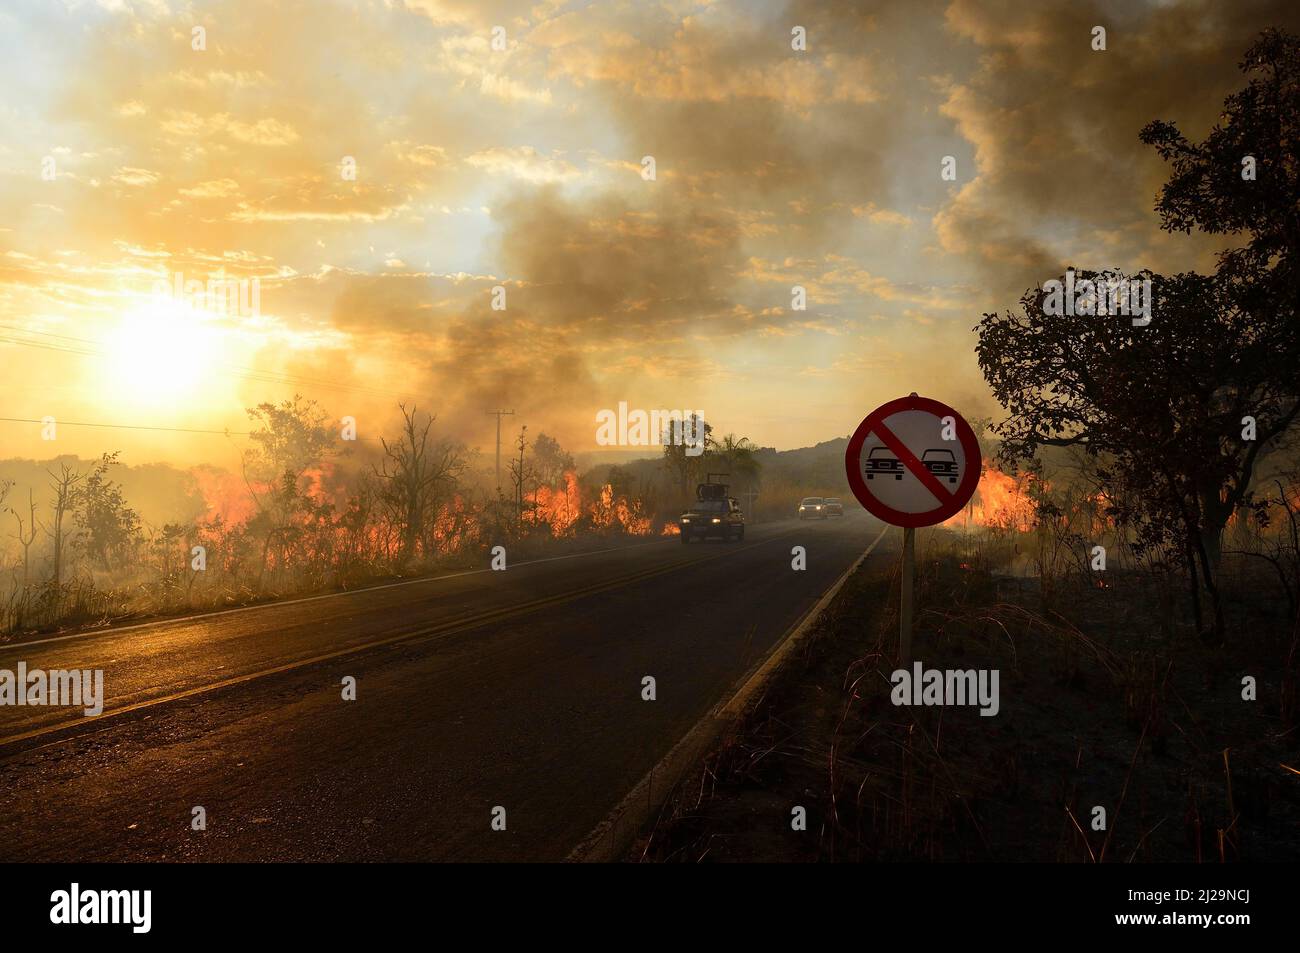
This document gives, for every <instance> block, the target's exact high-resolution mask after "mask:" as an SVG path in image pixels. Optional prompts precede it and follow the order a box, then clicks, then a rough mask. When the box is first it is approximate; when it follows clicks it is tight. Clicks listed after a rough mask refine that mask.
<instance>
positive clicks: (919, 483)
mask: <svg viewBox="0 0 1300 953" xmlns="http://www.w3.org/2000/svg"><path fill="white" fill-rule="evenodd" d="M882 427H883V428H886V429H888V431H889V432H890V433H891V434H893V435H894V436H895V437H897V438H898V440H899V441H900V442H902V443H903V444H904V445H905V446H906V447H907V448H908V450H910V451H911V453H912V456H913V457H915V458H916V459H917V460H919V461H920V462H921V464H922V465H923V466H924V467H925V469H926V471H927V472H929V473H930V474H931V475H932V476H933V477H934V478H935V480H937V481H938V482H939V484H940V493H941V495H940V494H937V493H936V492H935V488H934V484H933V483H932V482H930V481H927V480H925V478H924V477H923V476H920V475H918V474H917V472H915V471H916V468H915V467H909V466H908V465H907V464H906V463H905V462H904V461H903V460H900V459H899V454H898V453H896V452H895V451H894V450H892V449H890V447H889V445H888V443H886V441H885V439H884V437H882V436H881V433H880V430H881V428H882ZM949 431H950V433H951V435H952V439H951V440H944V439H943V423H942V421H940V420H939V419H938V418H936V417H935V416H934V415H933V414H931V413H929V412H928V411H924V410H903V411H899V412H898V413H896V414H891V415H889V416H888V417H886V418H884V419H883V420H881V421H880V424H879V425H877V427H876V428H875V429H873V430H872V431H871V433H869V434H868V435H867V438H866V440H864V441H863V442H862V451H861V452H860V453H859V454H858V466H859V468H860V469H859V472H860V473H861V474H862V478H863V479H864V480H866V481H867V489H868V490H869V491H870V492H871V495H872V496H874V497H875V498H876V499H878V500H879V501H880V502H881V503H883V504H885V505H886V506H888V507H889V508H890V509H893V510H898V511H899V512H900V513H929V512H930V511H932V510H936V509H939V508H940V507H942V506H944V505H946V504H947V503H948V502H949V499H950V498H951V497H952V496H954V495H955V494H956V492H957V487H958V486H960V485H961V478H962V477H963V476H965V474H966V449H965V448H964V447H963V446H962V445H961V441H960V440H958V439H957V437H956V435H955V432H953V428H949Z"/></svg>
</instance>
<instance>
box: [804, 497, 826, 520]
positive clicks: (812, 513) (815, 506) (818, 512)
mask: <svg viewBox="0 0 1300 953" xmlns="http://www.w3.org/2000/svg"><path fill="white" fill-rule="evenodd" d="M827 515H828V514H827V511H826V501H825V500H823V499H822V498H821V497H820V496H805V497H804V498H803V499H802V500H800V501H799V519H801V520H824V519H826V517H827Z"/></svg>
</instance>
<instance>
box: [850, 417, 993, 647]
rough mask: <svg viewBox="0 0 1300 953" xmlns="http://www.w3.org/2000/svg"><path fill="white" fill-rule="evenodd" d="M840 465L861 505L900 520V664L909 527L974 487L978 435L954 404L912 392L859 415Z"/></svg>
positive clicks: (953, 504) (950, 508) (938, 518)
mask: <svg viewBox="0 0 1300 953" xmlns="http://www.w3.org/2000/svg"><path fill="white" fill-rule="evenodd" d="M844 470H845V473H846V475H847V476H848V480H849V487H850V489H852V490H853V495H854V496H856V497H857V498H858V502H859V503H861V504H862V506H863V507H864V508H865V509H866V510H867V512H869V513H871V514H872V515H873V516H875V517H877V518H879V519H881V520H883V521H885V522H886V523H891V524H893V525H894V526H901V527H903V567H902V576H901V580H900V585H899V610H898V617H899V618H898V624H899V633H898V636H899V638H898V654H899V663H900V665H901V666H902V667H904V668H906V667H907V666H908V665H910V664H911V661H912V658H911V656H912V595H913V579H914V577H915V574H916V530H917V528H918V527H921V526H934V525H935V524H936V523H942V522H943V521H944V520H946V519H950V518H951V517H953V516H955V515H956V514H957V513H959V512H961V508H962V507H963V506H965V505H966V502H967V501H968V500H969V499H970V498H971V496H972V495H973V494H974V493H975V487H976V486H977V485H978V484H979V479H980V450H979V441H978V440H976V439H975V431H973V430H972V429H971V427H970V424H968V423H966V421H965V420H963V419H962V417H961V415H960V414H958V413H957V411H955V410H953V409H952V408H951V407H949V406H948V405H947V404H942V403H940V402H939V401H937V400H931V399H930V398H928V397H918V396H917V395H916V394H915V393H913V394H911V395H910V396H908V397H900V398H899V399H898V400H891V401H889V402H888V403H886V404H882V405H881V406H879V407H877V408H876V409H875V410H873V411H872V412H871V413H869V414H867V416H866V417H865V418H863V421H862V423H860V424H858V429H857V430H855V431H854V432H853V436H852V437H850V438H849V445H848V447H847V448H845V451H844Z"/></svg>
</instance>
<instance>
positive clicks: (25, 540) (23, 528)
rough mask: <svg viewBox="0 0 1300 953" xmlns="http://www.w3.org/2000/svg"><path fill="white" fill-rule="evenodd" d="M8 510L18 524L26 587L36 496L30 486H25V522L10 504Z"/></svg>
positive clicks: (29, 571)
mask: <svg viewBox="0 0 1300 953" xmlns="http://www.w3.org/2000/svg"><path fill="white" fill-rule="evenodd" d="M6 492H7V490H6ZM8 510H9V512H10V513H11V514H13V518H14V522H15V523H17V524H18V535H17V536H16V537H15V538H16V539H17V540H18V545H19V546H21V547H22V550H23V587H24V588H26V586H27V584H28V582H29V581H30V580H31V567H32V557H31V552H32V543H34V542H36V528H37V527H36V497H35V496H34V495H33V493H32V489H31V487H28V488H27V522H26V523H24V522H23V518H22V517H21V516H19V515H18V511H17V510H16V509H14V508H13V507H12V506H11V507H8Z"/></svg>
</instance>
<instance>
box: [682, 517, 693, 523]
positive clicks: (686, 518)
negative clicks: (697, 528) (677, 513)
mask: <svg viewBox="0 0 1300 953" xmlns="http://www.w3.org/2000/svg"><path fill="white" fill-rule="evenodd" d="M690 521H691V518H690V517H689V516H683V517H682V522H683V523H689V522H690Z"/></svg>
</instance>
